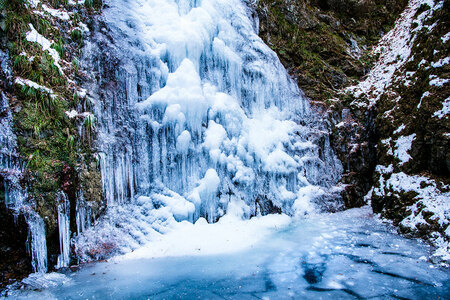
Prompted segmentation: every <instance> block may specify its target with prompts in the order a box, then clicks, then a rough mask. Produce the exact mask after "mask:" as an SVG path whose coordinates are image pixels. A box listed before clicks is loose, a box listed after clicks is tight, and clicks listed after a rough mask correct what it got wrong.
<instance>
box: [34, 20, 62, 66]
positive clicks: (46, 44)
mask: <svg viewBox="0 0 450 300" xmlns="http://www.w3.org/2000/svg"><path fill="white" fill-rule="evenodd" d="M28 26H30V29H31V31H29V32H27V34H26V39H27V41H29V42H36V43H38V44H39V45H41V46H42V50H43V51H48V53H49V54H50V56H51V57H52V58H53V61H54V64H55V66H56V67H58V69H59V71H60V73H61V74H62V75H64V72H63V70H62V68H61V66H60V65H59V53H58V51H56V50H55V49H53V48H51V46H52V44H53V41H49V40H48V39H46V38H45V37H44V36H42V35H41V34H39V32H37V31H36V29H35V28H34V26H33V24H28Z"/></svg>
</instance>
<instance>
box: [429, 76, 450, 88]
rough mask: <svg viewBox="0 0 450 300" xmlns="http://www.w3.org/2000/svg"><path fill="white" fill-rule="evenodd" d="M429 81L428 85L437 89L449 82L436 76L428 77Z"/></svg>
mask: <svg viewBox="0 0 450 300" xmlns="http://www.w3.org/2000/svg"><path fill="white" fill-rule="evenodd" d="M430 79H431V80H430V82H429V84H430V85H431V86H437V87H440V86H444V84H446V83H447V82H449V81H450V79H446V78H439V77H437V76H436V75H430Z"/></svg>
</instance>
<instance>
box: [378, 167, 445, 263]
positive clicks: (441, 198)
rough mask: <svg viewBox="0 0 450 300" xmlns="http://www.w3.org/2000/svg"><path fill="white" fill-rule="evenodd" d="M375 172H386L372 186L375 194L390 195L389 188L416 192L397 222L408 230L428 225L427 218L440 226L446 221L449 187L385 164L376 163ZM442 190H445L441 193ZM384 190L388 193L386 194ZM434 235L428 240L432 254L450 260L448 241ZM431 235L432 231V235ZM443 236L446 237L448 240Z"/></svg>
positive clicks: (436, 234) (438, 235) (397, 190)
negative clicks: (375, 186) (400, 219)
mask: <svg viewBox="0 0 450 300" xmlns="http://www.w3.org/2000/svg"><path fill="white" fill-rule="evenodd" d="M376 169H377V172H378V173H380V174H386V175H388V176H389V175H390V174H391V175H390V177H389V178H387V179H385V178H384V176H380V187H379V188H375V189H374V190H373V192H374V193H375V194H376V195H378V196H391V191H394V192H397V193H405V192H414V193H415V194H416V196H415V199H416V200H417V202H416V203H414V204H413V205H411V206H410V207H408V208H407V210H408V211H410V214H409V215H408V216H407V217H406V218H404V219H403V220H402V221H401V225H402V226H404V227H407V228H410V229H412V230H418V228H420V226H421V225H423V224H428V222H427V221H426V219H425V214H424V213H426V216H427V218H429V219H430V220H432V221H435V222H437V224H439V225H440V226H441V228H445V227H446V226H448V224H450V201H448V200H449V199H450V192H448V190H449V186H445V185H444V186H442V187H440V188H438V187H437V184H436V182H435V181H434V180H432V179H429V178H427V177H425V176H419V175H413V176H411V175H407V174H405V173H403V172H399V173H392V172H393V168H392V165H391V166H389V167H384V166H377V168H376ZM445 191H446V192H445ZM387 192H388V194H387ZM434 235H435V237H434V238H432V239H431V240H432V241H433V243H434V244H435V246H436V247H437V249H436V250H435V253H434V255H435V256H440V257H441V259H443V260H444V261H448V260H449V259H450V248H449V245H448V241H447V242H444V240H442V236H441V235H440V234H439V233H437V232H436V233H434ZM432 236H433V234H432ZM448 237H449V236H448V235H447V240H448Z"/></svg>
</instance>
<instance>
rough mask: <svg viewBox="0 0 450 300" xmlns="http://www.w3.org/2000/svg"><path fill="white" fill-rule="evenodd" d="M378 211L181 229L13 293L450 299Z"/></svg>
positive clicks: (414, 247) (418, 247)
mask: <svg viewBox="0 0 450 300" xmlns="http://www.w3.org/2000/svg"><path fill="white" fill-rule="evenodd" d="M370 211H371V210H370V208H367V207H366V208H362V209H352V210H349V211H346V212H342V213H336V214H330V215H310V217H309V218H301V219H293V220H292V218H289V217H286V216H282V215H278V216H277V215H269V216H264V217H260V218H254V219H251V220H247V221H241V220H236V219H233V220H227V219H226V218H225V219H224V220H223V221H219V222H218V223H216V224H206V221H205V220H204V219H199V221H198V223H196V224H194V225H193V224H190V223H189V224H187V223H178V228H177V229H176V230H174V232H172V233H169V234H167V235H165V236H163V237H161V240H160V241H158V242H156V243H155V248H151V247H148V248H142V249H141V250H138V251H136V252H134V253H130V254H128V255H126V256H124V257H122V258H121V259H117V260H114V261H111V262H105V263H97V264H94V265H87V266H84V267H82V268H81V270H80V271H77V272H74V273H66V276H65V277H61V275H56V274H55V275H53V276H51V278H49V279H46V277H45V276H49V275H44V276H41V277H39V279H36V278H34V277H33V280H27V283H28V282H29V281H31V282H30V283H29V286H28V287H25V288H24V289H22V290H16V291H9V293H10V295H12V296H14V297H15V298H18V299H36V298H37V297H46V298H57V299H103V298H113V299H125V298H127V299H147V298H150V299H172V298H184V299H193V298H205V299H290V298H294V299H321V298H322V299H355V298H376V299H437V298H445V297H447V296H448V294H449V292H450V290H449V287H450V274H449V271H448V269H444V268H440V267H439V266H436V265H432V264H430V263H429V262H427V261H426V257H427V255H428V254H429V250H430V249H429V247H428V246H427V245H426V244H424V243H421V242H420V241H417V240H409V239H405V238H403V237H401V236H399V235H397V234H396V233H395V228H393V227H391V226H389V225H385V224H382V223H381V221H380V220H379V219H377V218H374V217H373V216H372V215H371V213H370ZM290 220H292V221H291V222H290ZM187 235H189V236H192V237H193V239H192V240H191V239H189V237H188V236H187ZM208 240H209V241H211V243H208V242H207V241H208ZM47 283H48V284H47Z"/></svg>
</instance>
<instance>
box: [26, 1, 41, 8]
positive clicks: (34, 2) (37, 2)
mask: <svg viewBox="0 0 450 300" xmlns="http://www.w3.org/2000/svg"><path fill="white" fill-rule="evenodd" d="M27 1H28V3H29V4H30V5H31V7H37V6H38V5H39V3H41V1H40V0H27Z"/></svg>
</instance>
